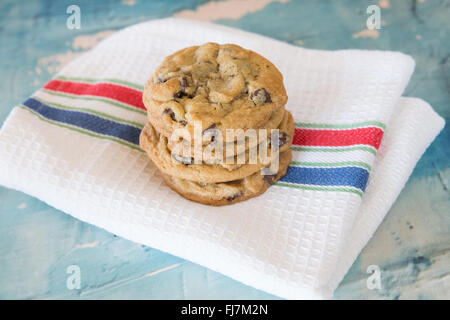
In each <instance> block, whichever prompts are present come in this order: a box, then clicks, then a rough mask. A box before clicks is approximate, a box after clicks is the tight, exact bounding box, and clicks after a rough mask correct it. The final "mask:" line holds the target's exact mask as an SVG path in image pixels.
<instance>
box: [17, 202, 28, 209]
mask: <svg viewBox="0 0 450 320" xmlns="http://www.w3.org/2000/svg"><path fill="white" fill-rule="evenodd" d="M26 207H27V204H26V203H21V204H19V205H18V206H17V208H18V209H21V210H23V209H25V208H26Z"/></svg>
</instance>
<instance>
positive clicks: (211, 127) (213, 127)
mask: <svg viewBox="0 0 450 320" xmlns="http://www.w3.org/2000/svg"><path fill="white" fill-rule="evenodd" d="M215 128H217V125H216V124H215V123H213V124H212V125H210V126H209V127H208V128H206V129H205V130H203V132H202V134H205V133H206V131H208V130H211V129H215Z"/></svg>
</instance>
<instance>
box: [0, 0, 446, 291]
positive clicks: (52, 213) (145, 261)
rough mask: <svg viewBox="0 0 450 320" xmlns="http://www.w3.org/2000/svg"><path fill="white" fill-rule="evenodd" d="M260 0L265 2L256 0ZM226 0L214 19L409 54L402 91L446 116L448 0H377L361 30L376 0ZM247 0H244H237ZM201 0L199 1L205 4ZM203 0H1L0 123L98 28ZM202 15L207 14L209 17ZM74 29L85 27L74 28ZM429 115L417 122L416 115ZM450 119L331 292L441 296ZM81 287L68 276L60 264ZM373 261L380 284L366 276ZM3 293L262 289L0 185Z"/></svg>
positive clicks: (199, 10) (307, 43) (313, 41)
mask: <svg viewBox="0 0 450 320" xmlns="http://www.w3.org/2000/svg"><path fill="white" fill-rule="evenodd" d="M261 1H262V2H261ZM261 1H260V0H250V3H251V4H252V5H251V6H250V7H251V8H252V9H245V10H243V9H242V7H243V6H240V5H239V4H238V5H234V4H233V3H230V2H229V1H228V2H226V3H225V5H226V6H224V7H223V9H222V10H221V16H220V17H217V16H215V18H213V19H212V20H214V22H215V23H219V24H223V25H228V26H232V27H236V28H241V29H244V30H248V31H252V32H256V33H260V34H263V35H266V36H270V37H273V38H277V39H280V40H283V41H286V42H289V43H292V44H295V45H301V46H304V47H308V48H317V49H328V50H332V49H346V48H359V49H381V50H397V51H402V52H405V53H407V54H410V55H412V56H413V57H414V59H415V60H416V63H417V66H416V71H415V73H414V75H413V77H412V80H411V82H410V84H409V85H408V88H407V89H406V92H405V95H408V96H416V97H420V98H423V99H425V100H426V101H428V102H429V103H430V104H431V105H432V106H433V107H434V108H435V110H436V111H437V112H438V113H439V114H440V115H442V116H443V117H445V118H446V120H447V121H448V120H449V118H450V94H449V91H450V90H449V89H450V82H449V81H450V80H449V64H450V62H449V52H450V44H449V40H450V28H449V21H448V17H449V16H450V2H449V1H438V0H434V1H433V0H428V1H424V0H422V1H391V2H390V3H389V1H387V0H384V1H379V3H378V4H379V5H380V6H381V7H382V9H381V19H382V29H381V30H379V33H378V34H372V36H373V37H358V36H357V34H358V32H360V31H362V30H363V29H364V28H365V21H366V19H367V17H368V15H367V14H366V8H367V6H368V5H370V4H377V2H376V1H354V0H343V1H295V0H291V1H272V2H271V1H266V0H261ZM245 2H249V1H245ZM71 4H78V5H79V6H80V8H81V13H82V16H81V23H82V24H81V29H80V30H69V29H67V28H66V19H67V17H68V15H67V14H66V8H67V7H68V6H69V5H71ZM205 5H206V6H205ZM205 8H208V4H206V1H194V0H183V1H166V0H165V1H163V0H160V1H145V2H144V1H140V0H126V1H125V0H124V1H99V2H95V1H76V2H75V1H13V0H8V1H2V2H1V3H0V39H1V40H0V41H1V42H0V75H1V79H2V84H1V86H0V94H1V98H2V99H1V101H0V122H3V120H4V119H5V118H6V116H7V115H8V113H9V112H10V110H11V109H12V107H13V106H15V105H17V104H18V103H20V102H21V101H23V100H24V99H25V98H26V97H27V96H29V95H30V94H31V93H32V92H33V91H34V90H36V89H38V88H39V87H40V86H42V85H43V84H44V83H45V82H46V81H48V79H50V77H51V76H52V74H54V73H55V72H56V71H57V70H58V68H60V66H61V65H62V64H64V63H65V62H67V61H68V60H70V58H72V57H74V56H76V55H77V54H79V53H80V52H83V51H84V50H86V49H89V48H90V47H92V46H93V45H94V44H95V41H96V39H98V38H101V36H102V35H104V34H103V33H101V32H102V31H104V30H118V29H120V28H123V27H126V26H128V25H132V24H134V23H137V22H141V21H146V20H150V19H156V18H162V17H168V16H172V15H175V16H183V15H186V13H185V12H184V11H183V10H187V9H191V10H193V11H194V12H193V13H191V15H193V17H195V18H198V19H204V20H205V19H206V20H208V16H207V13H205ZM209 20H211V18H210V19H209ZM80 36H87V37H84V38H83V37H81V38H80ZM424 125H426V124H424ZM449 141H450V130H448V129H447V128H445V129H444V131H443V132H442V133H441V134H440V135H439V137H438V138H437V139H436V141H435V142H434V143H433V144H432V146H431V147H430V148H429V149H428V150H427V152H426V153H425V155H424V156H423V157H422V159H421V160H420V161H419V163H418V165H417V167H416V169H415V170H414V173H413V175H412V176H411V178H410V180H409V182H408V183H407V185H406V187H405V189H404V190H403V192H402V193H401V195H400V197H399V199H398V200H397V202H396V203H395V205H394V207H393V208H392V209H391V211H390V212H389V214H388V216H387V217H386V219H385V220H384V222H383V223H382V225H381V226H380V228H379V229H378V230H377V232H376V234H375V236H374V238H373V239H372V240H371V241H370V243H369V244H368V246H367V247H366V248H365V249H364V250H363V252H362V253H361V255H360V256H359V258H358V259H357V260H356V262H355V263H354V265H353V266H352V268H351V269H350V271H349V272H348V274H347V275H346V277H345V279H344V281H343V282H342V283H341V285H340V286H339V288H338V289H337V291H336V293H335V297H336V298H338V299H346V298H350V299H353V298H360V299H377V298H378V299H379V298H381V299H407V298H410V299H411V298H412V299H416V298H417V299H436V298H450V276H449V274H450V251H449V249H450V205H449V194H450V193H449V189H448V187H449V177H450V170H449V158H450V157H449V156H450V151H449V150H450V143H449ZM73 264H75V265H78V266H79V267H80V269H81V288H80V289H75V290H69V289H68V288H67V286H66V280H67V277H68V274H67V273H66V269H67V267H68V266H69V265H73ZM372 264H376V265H379V266H380V268H381V270H382V273H381V279H382V289H381V290H369V289H367V286H366V279H367V277H368V274H367V273H366V269H367V267H368V266H369V265H372ZM0 298H6V299H14V298H19V299H47V298H61V299H66V298H69V299H96V298H101V299H112V298H130V299H166V298H167V299H177V298H179V299H185V298H186V299H233V298H240V299H270V298H275V297H273V296H271V295H269V294H267V293H265V292H262V291H259V290H255V289H253V288H250V287H247V286H245V285H243V284H241V283H238V282H236V281H234V280H232V279H229V278H227V277H225V276H223V275H220V274H217V273H216V272H213V271H210V270H208V269H206V268H203V267H201V266H199V265H196V264H193V263H190V262H187V261H185V260H182V259H179V258H177V257H174V256H171V255H168V254H165V253H163V252H160V251H158V250H155V249H152V248H148V247H145V246H141V245H138V244H136V243H132V242H130V241H127V240H124V239H121V238H118V237H116V236H114V235H112V234H110V233H108V232H106V231H104V230H101V229H99V228H96V227H94V226H92V225H88V224H86V223H83V222H80V221H78V220H75V219H73V218H71V217H69V216H68V215H66V214H63V213H62V212H59V211H58V210H55V209H53V208H51V207H49V206H47V205H46V204H44V203H42V202H40V201H39V200H37V199H35V198H32V197H29V196H27V195H25V194H23V193H20V192H16V191H13V190H9V189H6V188H2V187H0Z"/></svg>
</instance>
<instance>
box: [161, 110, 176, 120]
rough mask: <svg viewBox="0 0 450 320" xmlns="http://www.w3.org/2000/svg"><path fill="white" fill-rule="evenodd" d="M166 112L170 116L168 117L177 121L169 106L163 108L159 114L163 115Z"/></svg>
mask: <svg viewBox="0 0 450 320" xmlns="http://www.w3.org/2000/svg"><path fill="white" fill-rule="evenodd" d="M166 113H167V114H168V115H169V116H170V118H172V120H173V121H177V119H175V113H174V112H173V110H172V109H170V108H165V109H164V111H163V112H162V114H161V115H162V116H163V115H165V114H166Z"/></svg>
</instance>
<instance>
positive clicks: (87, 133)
mask: <svg viewBox="0 0 450 320" xmlns="http://www.w3.org/2000/svg"><path fill="white" fill-rule="evenodd" d="M18 107H19V108H22V109H25V110H28V111H30V112H31V113H32V114H34V115H35V116H37V117H38V118H39V119H41V120H42V121H45V122H47V123H50V124H53V125H55V126H58V127H61V128H66V129H69V130H73V131H77V132H79V133H83V134H86V135H88V136H91V137H94V138H100V139H106V140H111V141H114V142H118V143H120V144H122V145H124V146H127V147H130V148H132V149H135V150H138V151H140V152H144V151H143V150H141V149H140V148H139V147H138V146H136V145H134V144H131V143H128V142H125V141H123V140H120V139H117V138H114V137H110V136H104V135H100V134H96V133H93V132H91V131H87V130H83V129H81V128H78V127H74V126H71V125H67V124H63V123H61V122H57V121H53V120H50V119H47V118H45V117H43V116H42V115H40V114H39V113H37V112H35V111H34V110H31V109H30V108H28V107H27V106H24V105H19V106H18Z"/></svg>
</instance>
